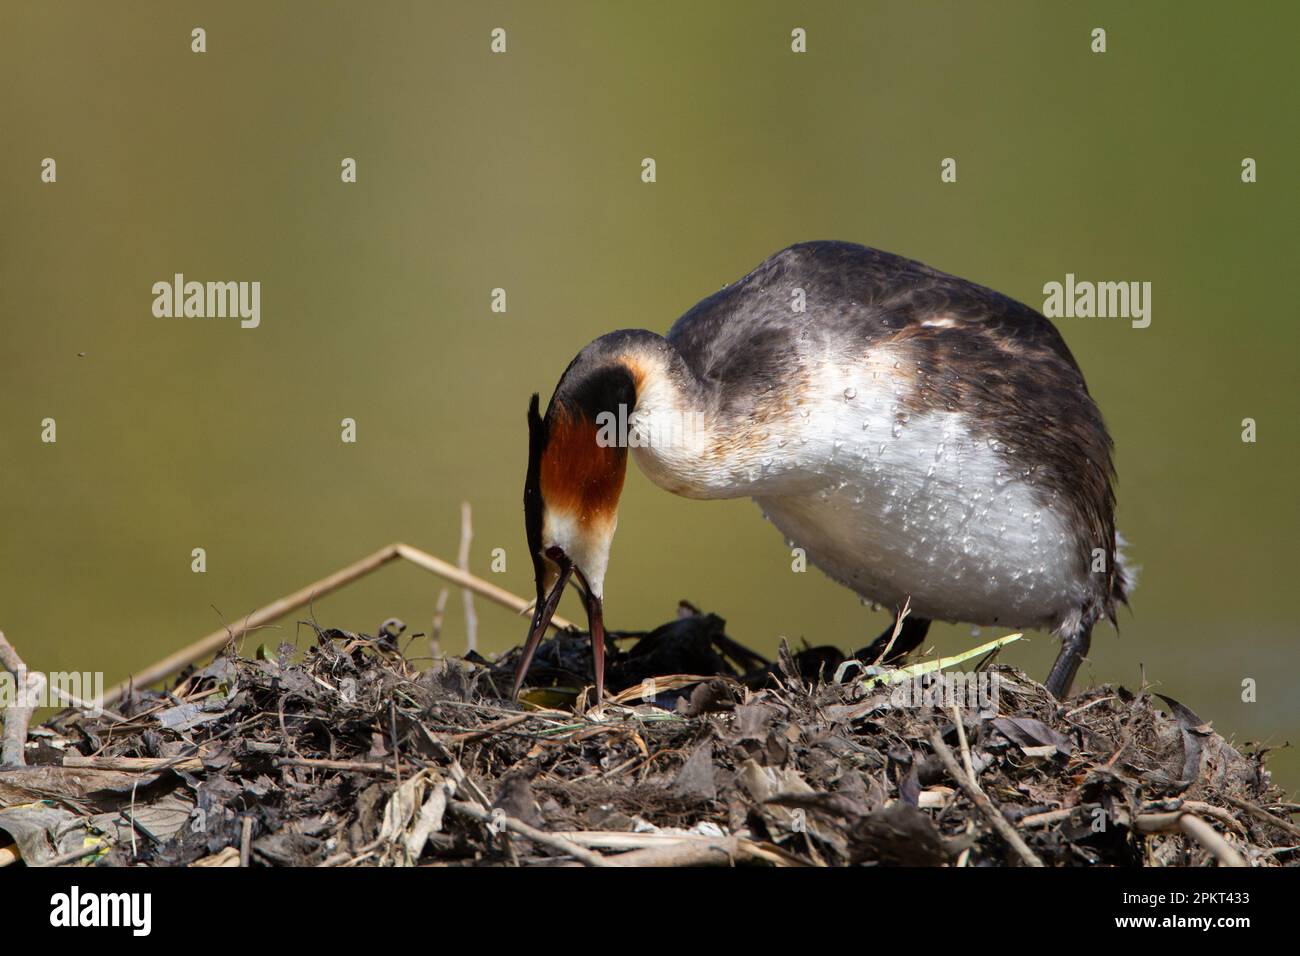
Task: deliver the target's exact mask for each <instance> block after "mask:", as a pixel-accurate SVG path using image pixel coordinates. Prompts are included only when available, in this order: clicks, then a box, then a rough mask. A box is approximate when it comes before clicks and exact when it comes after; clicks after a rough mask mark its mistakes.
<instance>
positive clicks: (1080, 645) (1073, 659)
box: [1044, 624, 1092, 700]
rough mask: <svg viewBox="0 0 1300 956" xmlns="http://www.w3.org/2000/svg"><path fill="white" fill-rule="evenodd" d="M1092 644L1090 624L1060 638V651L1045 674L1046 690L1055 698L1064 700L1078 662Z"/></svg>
mask: <svg viewBox="0 0 1300 956" xmlns="http://www.w3.org/2000/svg"><path fill="white" fill-rule="evenodd" d="M1091 645H1092V625H1091V624H1089V625H1087V626H1086V627H1080V628H1079V629H1078V630H1076V631H1075V632H1074V633H1073V634H1067V635H1066V636H1065V637H1063V638H1062V639H1061V652H1060V653H1059V654H1057V655H1056V663H1055V664H1053V665H1052V672H1051V673H1050V674H1048V675H1047V683H1046V684H1045V685H1044V686H1046V687H1047V692H1048V693H1049V694H1051V695H1052V696H1053V697H1055V698H1056V699H1057V700H1065V698H1067V697H1069V696H1070V685H1071V684H1073V683H1074V675H1075V674H1076V673H1077V672H1078V670H1079V664H1080V662H1081V661H1082V660H1083V657H1084V655H1085V654H1087V653H1088V648H1089V647H1090V646H1091Z"/></svg>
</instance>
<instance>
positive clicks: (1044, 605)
mask: <svg viewBox="0 0 1300 956" xmlns="http://www.w3.org/2000/svg"><path fill="white" fill-rule="evenodd" d="M899 375H900V372H899V371H898V370H897V369H896V366H895V363H894V362H893V361H892V357H889V356H886V355H884V354H880V353H877V355H876V356H875V357H874V358H873V359H872V360H871V361H868V362H861V363H856V364H855V365H852V366H849V367H824V368H822V369H819V370H818V373H817V375H816V376H815V377H814V378H813V381H814V383H815V384H813V385H812V386H810V387H806V388H804V389H803V390H802V391H803V394H802V395H801V396H800V399H799V401H798V403H797V404H796V405H794V407H793V410H792V411H791V412H790V413H789V414H787V415H786V416H784V417H782V418H780V419H777V420H768V421H763V422H755V423H734V422H731V423H728V422H714V423H713V424H712V427H711V429H710V430H709V431H708V433H707V434H705V435H704V436H698V437H697V439H696V440H695V441H694V442H693V443H692V444H689V445H688V444H678V445H675V446H669V447H655V448H647V449H639V450H637V452H636V453H635V454H636V458H637V460H638V463H639V464H640V465H641V467H642V469H643V470H644V471H645V472H646V473H647V475H649V476H650V478H651V479H652V480H654V481H656V482H657V483H658V484H660V485H662V486H663V487H665V488H668V489H669V490H671V491H674V492H676V493H677V494H683V495H687V496H689V497H701V498H715V497H717V498H721V497H728V498H729V497H742V496H751V497H753V498H754V499H755V501H756V502H757V503H758V505H759V506H760V507H761V508H762V509H763V512H764V514H765V515H766V516H767V517H768V518H769V520H771V521H772V523H773V524H775V525H776V526H777V528H779V529H780V530H781V531H782V532H783V533H784V534H785V535H786V537H787V539H788V540H789V543H790V546H791V547H800V548H803V549H804V551H805V552H806V554H807V557H808V560H809V561H810V562H811V563H813V564H815V565H816V566H818V567H820V568H821V569H822V570H824V571H825V572H826V573H827V574H828V575H830V576H831V577H832V578H834V579H835V580H837V581H839V582H840V583H842V584H844V585H845V586H847V587H849V588H851V589H852V590H853V591H855V592H857V593H858V594H859V595H861V596H862V597H863V598H866V599H867V600H870V601H873V602H876V603H878V604H881V605H884V606H886V607H890V608H894V607H898V606H901V605H902V603H903V601H904V600H905V599H908V598H910V599H911V602H912V608H913V611H914V613H915V614H917V615H919V616H922V617H928V618H933V619H938V620H955V621H965V622H969V623H973V624H987V625H991V624H1001V625H1005V626H1008V627H1041V628H1048V629H1055V628H1056V627H1058V626H1060V625H1061V624H1062V622H1063V621H1064V620H1065V619H1066V618H1067V617H1068V616H1070V615H1071V614H1075V613H1077V612H1078V608H1079V607H1080V606H1081V605H1082V604H1083V603H1084V601H1085V598H1086V595H1087V581H1086V578H1085V569H1084V568H1083V567H1082V566H1081V565H1080V559H1079V556H1078V551H1077V549H1076V545H1075V542H1074V539H1073V537H1072V536H1071V535H1070V533H1069V531H1068V528H1069V526H1068V524H1067V522H1066V521H1065V519H1064V516H1063V515H1062V514H1060V513H1059V512H1058V511H1056V510H1054V509H1053V508H1051V507H1050V506H1049V505H1045V504H1043V503H1042V502H1041V501H1040V500H1039V496H1038V495H1036V494H1035V490H1034V488H1033V487H1032V486H1031V484H1030V483H1029V482H1030V481H1031V478H1030V476H1027V475H1024V474H1021V473H1019V472H1017V471H1014V470H1013V468H1014V467H1015V466H1014V465H1012V464H1011V463H1010V460H1009V459H1007V458H1006V457H1004V455H1003V454H1001V452H1000V450H999V448H998V446H997V443H996V442H991V441H989V440H987V439H985V438H982V437H978V436H977V435H975V434H974V433H973V431H972V429H971V428H970V427H969V422H968V420H967V419H966V417H965V416H964V414H963V413H961V412H959V411H955V410H954V411H947V410H942V411H929V412H926V413H924V414H913V413H909V412H908V411H907V410H906V409H905V407H903V406H902V405H901V404H900V401H899V399H900V396H901V395H903V394H904V391H905V388H906V385H905V383H904V382H903V381H902V380H901V379H900V377H899ZM643 404H644V405H645V407H644V409H643V408H642V405H643ZM670 405H671V402H670V401H668V400H666V398H665V397H663V396H660V398H659V401H657V402H649V403H642V402H638V413H644V415H645V417H646V419H647V420H649V419H652V418H653V416H655V415H657V414H662V413H664V410H665V409H667V408H668V407H669V406H670ZM716 447H725V448H726V453H725V454H723V455H716V454H709V451H710V449H711V448H716Z"/></svg>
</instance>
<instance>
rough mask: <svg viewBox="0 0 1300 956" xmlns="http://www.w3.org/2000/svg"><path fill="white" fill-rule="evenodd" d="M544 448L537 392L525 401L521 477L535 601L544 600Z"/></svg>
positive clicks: (544, 436)
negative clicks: (524, 452) (525, 460)
mask: <svg viewBox="0 0 1300 956" xmlns="http://www.w3.org/2000/svg"><path fill="white" fill-rule="evenodd" d="M545 449H546V425H545V423H544V422H543V421H542V416H541V411H540V399H539V397H538V395H537V393H536V392H534V393H533V397H532V398H531V399H529V401H528V473H527V475H526V476H525V478H524V531H525V533H526V534H527V535H528V553H529V554H530V555H532V558H533V572H534V575H535V577H536V579H537V596H538V600H542V599H544V598H545V595H544V594H542V589H543V588H544V587H545V578H546V574H545V568H544V567H543V565H542V557H541V550H542V488H541V475H542V452H543V451H544V450H545Z"/></svg>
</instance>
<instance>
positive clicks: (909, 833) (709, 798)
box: [0, 613, 1300, 866]
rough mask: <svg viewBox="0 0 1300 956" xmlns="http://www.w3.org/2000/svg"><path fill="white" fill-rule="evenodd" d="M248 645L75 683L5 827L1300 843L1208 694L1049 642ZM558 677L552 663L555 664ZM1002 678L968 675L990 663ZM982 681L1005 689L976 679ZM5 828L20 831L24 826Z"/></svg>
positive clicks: (821, 848)
mask: <svg viewBox="0 0 1300 956" xmlns="http://www.w3.org/2000/svg"><path fill="white" fill-rule="evenodd" d="M313 630H314V641H313V642H312V646H310V647H308V648H307V649H306V650H305V652H303V651H302V649H300V648H295V647H293V646H292V645H283V646H281V648H280V649H279V650H278V651H276V652H270V653H267V654H264V655H262V656H261V657H260V659H253V660H249V659H243V658H240V657H237V656H235V655H234V653H233V649H228V650H227V652H226V653H225V654H223V655H221V656H219V657H218V658H217V659H216V660H214V661H213V662H212V663H211V664H209V665H208V666H206V667H204V668H202V669H197V670H196V669H191V670H190V671H189V672H187V673H184V674H182V675H181V677H180V678H179V679H178V680H177V681H176V683H175V684H174V686H173V687H172V688H171V690H169V691H166V692H155V691H140V692H136V693H134V694H132V695H131V696H130V697H129V698H128V699H127V700H126V701H124V703H123V705H122V707H121V708H120V710H119V711H118V712H115V713H114V714H107V713H99V714H95V713H93V712H85V711H67V712H64V713H63V714H61V715H59V716H58V717H56V718H55V719H54V720H52V721H50V722H49V723H47V724H45V725H43V726H41V727H38V728H36V729H35V730H33V731H32V732H31V735H30V738H29V742H28V743H27V746H26V748H25V750H26V757H27V761H28V764H29V765H28V766H26V767H15V768H10V769H0V808H2V809H0V854H5V853H6V852H7V853H8V857H9V859H10V860H11V861H13V860H18V859H21V860H22V861H24V862H25V863H27V864H29V865H49V864H63V865H68V864H75V865H81V866H89V865H101V866H105V865H107V866H112V865H140V864H144V865H149V866H237V865H241V864H242V865H268V866H359V865H364V866H371V865H374V866H383V865H394V866H405V865H442V866H483V865H519V866H563V865H591V866H601V865H734V864H755V865H774V866H840V865H888V864H901V865H925V866H939V865H958V866H1002V865H1031V866H1036V865H1047V866H1135V865H1149V866H1201V865H1206V864H1211V863H1215V862H1217V863H1219V864H1221V865H1249V866H1278V865H1286V864H1289V863H1290V864H1293V863H1294V862H1295V859H1296V853H1295V851H1296V846H1295V845H1296V844H1297V843H1300V840H1298V839H1297V837H1300V828H1297V827H1296V826H1295V825H1294V824H1293V823H1292V822H1291V821H1290V819H1289V814H1292V813H1295V812H1297V810H1298V809H1300V808H1297V807H1296V806H1295V805H1291V804H1287V803H1285V802H1284V800H1283V796H1282V794H1281V793H1280V792H1279V791H1278V790H1277V789H1276V788H1275V787H1272V786H1271V785H1270V783H1269V776H1268V773H1267V772H1266V770H1265V769H1264V763H1263V757H1264V755H1263V753H1262V752H1258V753H1242V752H1239V751H1238V750H1237V749H1235V748H1234V747H1233V746H1231V745H1230V744H1229V743H1228V742H1227V741H1225V740H1224V739H1223V738H1222V737H1221V736H1219V735H1218V734H1217V733H1216V732H1214V730H1213V729H1212V728H1210V727H1209V726H1208V725H1207V724H1205V723H1204V722H1203V721H1202V720H1200V719H1199V718H1198V717H1197V716H1196V715H1195V714H1194V713H1192V712H1191V711H1190V710H1188V709H1187V708H1186V707H1184V706H1183V705H1181V704H1180V703H1178V702H1177V701H1174V700H1172V699H1170V698H1162V699H1163V701H1164V707H1165V710H1161V709H1158V708H1157V706H1156V697H1155V696H1154V695H1152V694H1151V693H1150V692H1149V690H1147V689H1145V688H1143V689H1139V690H1137V691H1129V690H1126V689H1124V688H1122V687H1114V686H1102V687H1097V688H1094V689H1092V690H1088V691H1086V692H1084V693H1081V694H1079V695H1078V696H1076V697H1074V698H1072V699H1070V700H1069V701H1067V702H1065V703H1064V704H1062V703H1058V702H1057V701H1056V700H1054V699H1053V698H1052V697H1051V696H1050V695H1048V694H1047V693H1046V691H1044V689H1043V688H1042V687H1041V686H1039V685H1038V684H1037V683H1035V682H1034V681H1032V680H1031V679H1029V678H1027V677H1026V676H1025V675H1024V674H1022V673H1020V672H1019V671H1017V670H1015V669H1013V668H1011V667H1007V666H1004V665H1001V664H997V663H991V662H989V661H987V660H986V661H984V662H983V663H982V664H981V665H980V666H979V667H978V669H976V670H974V671H971V672H970V673H969V674H967V675H966V676H967V678H968V680H972V679H973V680H977V681H978V682H979V686H980V687H986V688H987V687H994V688H996V694H995V695H994V697H995V699H993V700H988V699H981V698H980V696H979V694H978V693H974V692H972V693H971V694H970V695H969V696H968V697H967V698H966V699H963V700H961V701H955V702H954V701H953V700H950V699H947V698H946V697H945V694H947V695H948V696H949V697H950V696H951V692H952V689H953V685H952V681H951V680H950V679H949V680H947V682H945V680H944V679H941V678H939V677H937V676H936V674H938V673H939V672H938V671H935V672H932V673H931V674H929V675H924V676H922V675H919V674H917V673H915V672H914V671H911V672H909V671H906V670H904V671H899V670H896V669H892V668H864V667H857V666H851V665H844V664H843V663H842V661H841V659H840V656H839V655H838V652H835V651H833V650H831V649H828V648H817V649H808V650H805V651H803V652H801V653H799V654H795V653H791V652H790V651H789V650H788V649H787V648H784V647H783V648H782V653H781V655H780V658H779V659H778V660H777V661H776V662H769V661H766V660H764V659H763V658H762V657H760V656H759V655H757V654H755V653H753V652H752V651H750V650H748V649H746V648H744V647H743V646H741V645H740V644H738V643H737V642H735V641H733V640H731V639H730V638H728V637H727V635H726V633H725V625H724V624H723V622H722V621H721V619H720V618H717V617H716V616H713V615H708V614H698V613H687V614H685V615H684V616H681V617H679V618H678V619H677V620H675V621H672V622H670V623H669V624H666V625H664V627H662V628H659V629H658V630H656V631H653V632H650V633H648V634H612V635H611V643H612V644H613V647H611V650H610V659H609V683H608V686H609V687H610V689H611V695H612V698H611V700H610V701H608V702H607V703H606V704H605V706H604V707H603V708H601V709H600V711H599V713H593V712H591V711H589V710H587V709H586V707H585V694H586V693H589V691H584V690H583V687H584V685H585V684H586V683H587V682H588V680H587V676H588V675H589V674H590V666H591V664H590V653H589V650H588V645H587V639H586V637H585V635H576V634H560V635H558V636H557V637H555V638H553V639H552V640H549V641H547V642H545V643H544V644H543V645H542V649H541V650H540V651H539V653H538V656H537V660H536V663H535V664H534V668H533V671H532V673H531V674H530V680H531V681H532V682H533V684H532V688H531V689H530V690H529V692H528V693H527V694H526V695H525V697H524V701H523V704H522V706H521V705H519V704H514V703H512V702H510V701H509V700H508V699H506V698H505V697H504V696H503V693H502V691H503V689H507V688H508V687H509V686H510V679H509V678H510V674H511V671H512V668H513V662H514V660H515V655H516V654H517V653H518V652H517V650H516V651H513V652H511V653H510V654H507V655H505V656H504V657H503V658H502V659H501V660H500V661H498V662H496V663H493V662H489V661H486V660H484V659H482V658H480V657H477V656H476V655H470V656H469V657H467V658H456V659H446V660H443V661H440V662H439V663H438V664H437V666H434V667H432V668H429V669H425V670H419V669H417V668H416V667H415V666H414V665H413V664H412V663H411V662H410V661H409V660H408V659H407V658H406V657H405V656H404V655H403V653H402V651H401V648H400V640H399V639H398V638H397V636H396V635H395V634H394V633H392V632H391V631H385V632H383V633H381V634H380V635H379V636H367V635H359V634H353V633H348V632H343V631H338V630H320V629H315V628H313ZM539 685H540V686H539ZM974 686H975V684H974V683H973V682H972V683H968V685H967V689H968V690H969V689H970V688H971V687H974ZM976 689H978V688H976ZM5 834H8V836H9V837H10V838H11V840H12V844H10V845H8V848H7V850H6V843H7V841H6V840H5Z"/></svg>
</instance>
